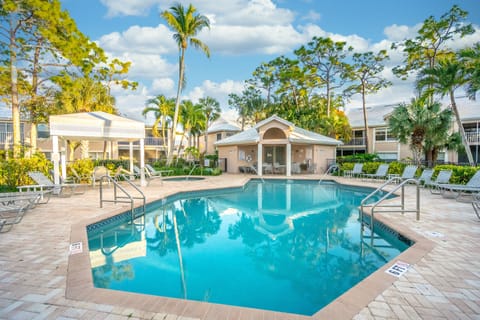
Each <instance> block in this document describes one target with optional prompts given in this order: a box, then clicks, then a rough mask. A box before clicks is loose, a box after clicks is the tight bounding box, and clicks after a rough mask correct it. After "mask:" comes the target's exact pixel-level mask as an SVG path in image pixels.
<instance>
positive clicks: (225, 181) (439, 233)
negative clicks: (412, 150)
mask: <svg viewBox="0 0 480 320" xmlns="http://www.w3.org/2000/svg"><path fill="white" fill-rule="evenodd" d="M249 177H252V176H249V175H231V174H229V175H227V174H225V175H222V176H220V177H209V178H207V179H205V180H203V181H189V182H188V183H186V182H184V181H169V182H164V183H163V185H162V184H161V183H160V181H152V183H151V184H150V185H149V186H147V187H144V188H142V190H143V191H144V192H145V194H146V196H147V201H153V200H155V199H158V198H162V197H165V196H167V195H170V194H173V193H176V192H178V191H187V190H202V189H212V188H223V187H231V186H241V185H243V184H244V183H245V182H246V181H247V180H248V178H249ZM292 178H308V179H312V178H316V179H318V178H320V176H311V175H309V176H304V177H302V176H294V177H292ZM337 180H338V182H340V183H347V184H355V185H367V186H371V187H376V186H378V185H379V183H371V182H362V181H361V180H357V179H344V178H337ZM109 192H111V188H110V190H109ZM420 192H421V217H420V221H416V220H415V214H414V213H405V214H404V215H401V214H400V213H382V214H378V219H379V220H381V221H382V222H383V223H385V224H387V225H389V226H391V227H393V228H395V229H397V230H398V231H399V232H400V233H402V234H404V235H407V236H408V237H411V238H414V239H415V240H416V241H417V242H416V244H415V246H413V247H412V248H411V249H409V250H407V251H406V252H404V253H402V254H401V255H400V256H399V257H397V258H396V259H395V260H394V261H391V262H390V263H389V264H387V265H386V266H384V267H383V268H382V269H380V270H379V271H377V272H375V273H374V274H372V275H371V276H370V277H368V278H367V279H366V280H365V281H363V282H361V283H360V284H359V285H357V286H356V287H354V288H352V289H351V290H350V291H348V292H347V293H345V294H344V295H342V296H341V297H339V298H338V299H337V300H335V301H334V302H332V303H331V304H330V305H328V306H327V307H325V308H324V309H322V310H321V311H319V312H318V313H317V314H315V315H314V316H312V317H305V316H297V315H292V314H282V313H278V312H269V311H264V310H255V309H247V308H239V307H231V306H225V305H218V304H211V303H204V302H193V301H184V300H179V299H171V298H159V297H152V296H147V295H140V294H130V293H123V292H118V291H113V290H105V289H95V288H93V285H92V283H91V273H90V270H89V256H88V253H87V252H86V251H87V250H86V248H85V247H86V245H87V244H86V243H85V237H86V233H85V228H84V226H85V225H87V224H89V223H91V222H94V221H98V220H101V219H103V218H105V217H108V216H112V215H115V214H118V213H120V212H123V211H125V210H126V209H127V208H128V206H126V205H124V204H117V205H114V204H111V203H108V204H105V205H104V208H99V194H98V189H91V188H90V189H89V190H88V191H87V192H86V193H85V194H83V195H75V196H72V197H68V198H63V197H55V198H52V199H51V200H50V202H49V203H48V204H44V205H39V206H37V207H36V208H35V209H33V210H31V211H30V212H28V213H27V214H26V215H25V217H24V218H23V220H22V221H21V222H20V223H19V224H18V225H15V226H14V227H13V228H12V230H10V231H9V232H6V233H1V234H0V319H112V320H113V319H155V320H157V319H163V320H174V319H178V320H193V319H206V320H207V319H208V320H214V319H218V320H220V319H231V320H234V319H239V320H243V319H249V320H254V319H262V320H270V319H275V320H286V319H288V320H290V319H291V320H296V319H298V320H300V319H352V318H353V319H480V220H479V219H478V218H477V217H476V216H475V213H474V211H473V208H472V206H471V204H470V203H462V202H457V201H455V200H454V199H446V198H442V197H441V196H439V195H432V194H430V192H429V191H428V190H424V189H422V190H421V191H420ZM107 194H108V192H107ZM406 194H407V196H406V203H407V206H410V207H411V206H412V204H413V203H414V202H415V192H414V186H407V192H406ZM376 217H377V216H376ZM77 241H82V242H83V246H84V248H83V249H84V250H83V253H78V254H74V255H69V246H70V243H74V242H77ZM395 261H403V262H408V263H411V267H410V269H409V270H408V271H407V272H406V273H405V274H404V275H403V276H401V277H399V278H397V277H394V276H391V275H389V274H387V273H385V272H384V271H385V269H387V268H388V267H390V266H391V265H393V264H394V263H395Z"/></svg>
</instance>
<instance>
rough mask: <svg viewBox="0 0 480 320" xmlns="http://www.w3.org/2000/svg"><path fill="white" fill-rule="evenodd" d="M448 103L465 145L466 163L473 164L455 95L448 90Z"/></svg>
mask: <svg viewBox="0 0 480 320" xmlns="http://www.w3.org/2000/svg"><path fill="white" fill-rule="evenodd" d="M450 104H451V106H452V111H453V113H454V114H455V120H456V121H457V126H458V131H459V132H460V135H461V136H462V143H463V146H464V147H465V153H466V154H467V158H468V163H469V164H470V165H471V166H474V165H475V162H474V161H473V156H472V151H471V150H470V146H469V145H468V141H467V136H466V135H465V129H464V128H463V125H462V121H461V119H460V114H459V113H458V109H457V104H456V103H455V97H454V95H453V91H450Z"/></svg>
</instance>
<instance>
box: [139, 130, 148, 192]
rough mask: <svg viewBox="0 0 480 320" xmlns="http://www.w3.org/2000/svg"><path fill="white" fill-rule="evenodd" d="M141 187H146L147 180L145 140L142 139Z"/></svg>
mask: <svg viewBox="0 0 480 320" xmlns="http://www.w3.org/2000/svg"><path fill="white" fill-rule="evenodd" d="M140 172H141V173H140V185H141V186H142V187H145V186H146V185H147V180H145V139H140Z"/></svg>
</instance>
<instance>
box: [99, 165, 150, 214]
mask: <svg viewBox="0 0 480 320" xmlns="http://www.w3.org/2000/svg"><path fill="white" fill-rule="evenodd" d="M120 175H121V176H123V178H124V181H125V182H127V183H128V184H129V185H130V186H132V187H133V188H134V189H135V190H136V191H137V192H138V193H140V196H137V197H134V196H132V195H131V194H130V193H129V192H128V191H127V190H126V189H125V188H124V187H122V186H121V185H120V184H119V183H118V181H117V180H115V179H114V178H113V177H111V176H109V175H105V176H102V177H101V179H100V188H99V192H100V208H103V203H104V202H113V203H115V204H117V203H130V212H131V214H132V220H134V219H135V199H137V200H142V206H141V207H142V213H145V206H146V198H145V194H144V193H143V192H142V190H140V189H139V188H138V187H137V186H136V185H135V184H134V183H133V182H132V181H130V179H128V177H126V176H124V175H122V174H120ZM105 180H106V181H107V182H111V183H112V184H113V200H107V199H103V181H105ZM117 189H118V190H120V191H121V192H122V193H123V194H124V196H121V195H118V192H117ZM126 199H128V200H126Z"/></svg>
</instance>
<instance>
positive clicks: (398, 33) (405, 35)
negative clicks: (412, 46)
mask: <svg viewBox="0 0 480 320" xmlns="http://www.w3.org/2000/svg"><path fill="white" fill-rule="evenodd" d="M420 27H421V24H417V25H415V26H413V27H409V26H405V25H401V26H399V25H397V24H393V25H391V26H388V27H385V29H383V34H385V35H386V36H387V40H390V41H403V40H405V39H412V38H414V37H415V36H416V35H417V32H418V30H419V29H420Z"/></svg>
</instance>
